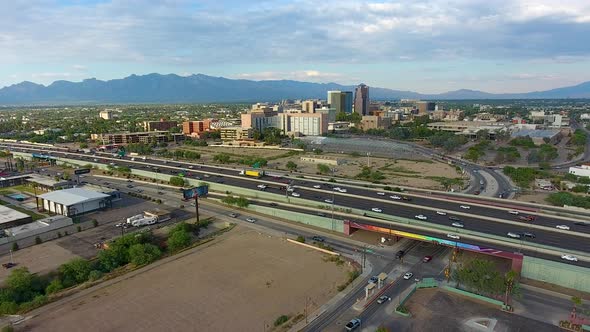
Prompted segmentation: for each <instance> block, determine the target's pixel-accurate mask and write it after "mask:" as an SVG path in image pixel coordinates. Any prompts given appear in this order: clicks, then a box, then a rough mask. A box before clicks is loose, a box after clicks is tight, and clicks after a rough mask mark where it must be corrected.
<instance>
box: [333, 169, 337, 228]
mask: <svg viewBox="0 0 590 332" xmlns="http://www.w3.org/2000/svg"><path fill="white" fill-rule="evenodd" d="M332 179H334V168H332ZM335 228H336V227H335V225H334V183H333V182H332V231H334V230H335Z"/></svg>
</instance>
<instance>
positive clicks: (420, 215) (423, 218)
mask: <svg viewBox="0 0 590 332" xmlns="http://www.w3.org/2000/svg"><path fill="white" fill-rule="evenodd" d="M414 218H416V219H420V220H426V219H428V217H426V216H425V215H423V214H419V215H417V216H414Z"/></svg>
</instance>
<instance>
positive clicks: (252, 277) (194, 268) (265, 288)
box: [19, 226, 347, 331]
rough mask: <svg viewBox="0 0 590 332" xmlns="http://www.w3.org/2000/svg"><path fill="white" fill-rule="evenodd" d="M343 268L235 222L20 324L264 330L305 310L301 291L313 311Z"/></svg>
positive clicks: (60, 327)
mask: <svg viewBox="0 0 590 332" xmlns="http://www.w3.org/2000/svg"><path fill="white" fill-rule="evenodd" d="M156 264H158V263H156ZM346 270H347V269H346V268H345V267H344V266H340V267H338V266H336V265H335V264H334V263H331V262H324V261H323V260H322V256H321V255H320V254H319V253H317V252H315V251H312V250H310V249H306V248H303V247H300V246H297V245H295V244H290V243H288V242H286V241H284V240H283V239H281V238H276V237H271V236H269V235H266V234H261V233H258V232H256V231H253V230H248V229H244V228H241V227H239V226H238V227H237V228H235V229H234V230H232V231H231V232H229V233H226V234H225V235H223V236H222V237H220V238H219V239H217V240H215V241H213V242H211V243H209V244H206V245H204V246H203V247H200V248H197V249H195V250H194V252H192V253H190V254H188V255H186V256H184V257H180V258H178V259H173V260H170V261H168V262H166V263H164V264H162V265H160V266H155V267H154V266H150V267H148V268H146V270H145V271H144V272H143V273H140V274H137V275H135V276H133V277H130V278H126V279H125V278H124V280H122V281H120V282H116V283H114V284H112V285H109V286H107V287H105V288H103V289H97V290H95V291H90V292H88V293H87V294H85V295H84V296H83V297H80V298H77V299H75V300H70V301H68V299H65V301H62V303H56V304H57V306H55V307H54V308H53V307H52V308H51V309H47V310H41V311H40V313H39V315H38V316H36V317H34V318H32V319H31V320H29V321H27V322H26V323H25V324H24V326H22V328H19V330H21V329H22V330H26V331H261V330H263V329H264V324H265V323H266V324H268V325H270V326H272V322H273V321H274V320H275V319H276V318H277V317H279V316H280V315H283V314H288V315H296V314H298V313H302V312H303V310H304V307H305V297H306V296H308V297H309V298H310V301H309V304H308V310H309V311H310V312H313V311H314V310H315V309H317V308H318V307H319V306H320V305H322V304H323V303H325V302H326V301H327V300H328V299H329V298H331V297H332V296H334V294H335V293H336V287H337V286H338V285H339V284H341V283H342V282H343V281H344V280H345V278H346V273H345V272H346ZM266 330H267V331H268V330H269V329H268V328H267V329H266Z"/></svg>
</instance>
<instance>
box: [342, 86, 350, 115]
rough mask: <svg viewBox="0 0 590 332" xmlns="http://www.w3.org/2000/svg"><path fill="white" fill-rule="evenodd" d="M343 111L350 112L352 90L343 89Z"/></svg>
mask: <svg viewBox="0 0 590 332" xmlns="http://www.w3.org/2000/svg"><path fill="white" fill-rule="evenodd" d="M342 93H343V94H344V112H346V113H347V114H350V113H352V91H344V92H342Z"/></svg>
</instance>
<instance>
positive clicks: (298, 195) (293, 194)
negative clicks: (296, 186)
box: [291, 192, 301, 197]
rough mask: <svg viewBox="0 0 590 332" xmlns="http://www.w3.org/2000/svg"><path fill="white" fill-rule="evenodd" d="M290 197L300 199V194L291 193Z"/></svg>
mask: <svg viewBox="0 0 590 332" xmlns="http://www.w3.org/2000/svg"><path fill="white" fill-rule="evenodd" d="M291 196H293V197H301V194H299V193H296V192H292V193H291Z"/></svg>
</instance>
